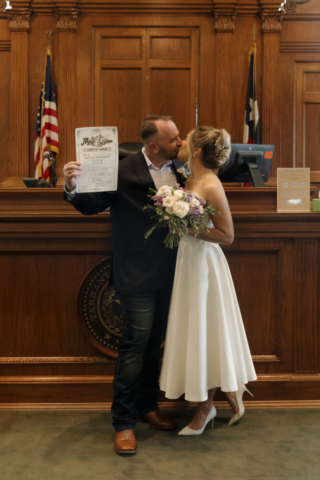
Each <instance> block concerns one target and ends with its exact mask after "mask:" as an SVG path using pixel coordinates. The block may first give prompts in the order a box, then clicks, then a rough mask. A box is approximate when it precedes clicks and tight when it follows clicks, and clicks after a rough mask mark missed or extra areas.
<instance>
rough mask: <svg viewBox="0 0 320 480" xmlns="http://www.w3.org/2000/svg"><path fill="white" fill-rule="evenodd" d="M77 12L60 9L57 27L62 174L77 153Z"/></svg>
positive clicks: (59, 172) (58, 171)
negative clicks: (64, 166) (65, 166)
mask: <svg viewBox="0 0 320 480" xmlns="http://www.w3.org/2000/svg"><path fill="white" fill-rule="evenodd" d="M77 17H78V12H77V10H75V9H69V10H64V9H63V10H61V11H59V10H58V11H57V13H56V19H57V30H58V32H59V34H58V36H59V62H58V82H57V83H58V89H57V95H56V96H57V104H58V107H57V110H58V128H59V151H60V153H59V161H58V163H57V175H62V169H63V165H64V164H65V163H67V162H69V161H71V160H72V159H75V158H76V155H75V128H76V125H77V120H76V112H77V101H79V99H77V97H76V22H77Z"/></svg>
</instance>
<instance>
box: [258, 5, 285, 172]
mask: <svg viewBox="0 0 320 480" xmlns="http://www.w3.org/2000/svg"><path fill="white" fill-rule="evenodd" d="M261 21H262V32H263V82H262V122H261V124H262V125H261V127H262V143H265V144H271V145H275V147H276V148H275V157H274V160H273V164H272V172H271V175H273V176H275V175H276V173H277V167H279V166H280V118H279V78H280V77H279V48H280V46H279V42H280V32H281V21H282V17H281V16H279V15H266V14H264V13H262V14H261Z"/></svg>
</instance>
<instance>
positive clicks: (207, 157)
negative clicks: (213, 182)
mask: <svg viewBox="0 0 320 480" xmlns="http://www.w3.org/2000/svg"><path fill="white" fill-rule="evenodd" d="M195 147H200V148H201V149H202V155H201V160H202V163H203V165H204V166H205V167H206V168H210V169H211V170H215V169H216V168H219V167H221V166H222V165H224V164H225V163H226V162H227V161H228V160H229V157H230V154H231V137H230V135H229V133H228V132H227V131H226V130H225V129H224V128H220V129H217V128H213V127H197V128H195V129H194V130H191V132H190V133H189V138H188V152H189V158H190V157H191V156H192V155H193V151H194V149H195Z"/></svg>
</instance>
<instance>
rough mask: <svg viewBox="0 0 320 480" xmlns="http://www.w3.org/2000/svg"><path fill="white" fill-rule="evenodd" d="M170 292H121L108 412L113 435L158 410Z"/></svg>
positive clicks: (131, 426) (132, 426) (168, 290)
mask: <svg viewBox="0 0 320 480" xmlns="http://www.w3.org/2000/svg"><path fill="white" fill-rule="evenodd" d="M171 291H172V289H171V288H170V289H167V290H161V291H158V292H148V293H120V301H121V306H122V312H123V320H124V330H123V336H122V344H121V346H120V349H119V357H118V360H117V364H116V371H115V376H114V382H113V404H112V409H111V413H112V417H113V426H114V427H115V430H116V432H120V431H122V430H128V429H129V430H131V429H133V428H134V426H135V424H136V421H137V416H138V415H139V414H145V413H149V412H153V411H154V410H157V409H158V405H157V397H158V388H159V386H158V380H159V374H160V371H159V357H160V345H161V342H162V341H163V339H164V337H165V334H166V327H167V321H168V314H169V307H170V298H171Z"/></svg>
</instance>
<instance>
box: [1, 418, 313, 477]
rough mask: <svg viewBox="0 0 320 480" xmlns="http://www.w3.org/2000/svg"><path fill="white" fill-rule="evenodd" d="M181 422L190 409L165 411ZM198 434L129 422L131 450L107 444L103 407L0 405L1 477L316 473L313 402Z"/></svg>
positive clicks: (223, 421) (220, 421) (109, 432)
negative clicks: (123, 452) (12, 408)
mask: <svg viewBox="0 0 320 480" xmlns="http://www.w3.org/2000/svg"><path fill="white" fill-rule="evenodd" d="M168 415H169V416H171V417H172V418H175V419H176V421H177V423H178V424H179V428H182V427H183V426H185V425H186V424H187V423H188V420H189V419H190V418H191V416H192V412H191V411H186V410H183V411H178V412H168ZM230 415H231V411H230V412H229V411H226V410H222V411H220V412H218V417H217V419H216V421H215V426H214V429H213V430H212V429H211V428H207V430H206V431H205V433H204V434H203V435H201V436H198V437H179V436H178V435H177V431H171V432H158V431H156V430H152V429H151V428H150V427H149V426H148V425H147V424H142V423H139V424H138V425H137V427H136V435H137V440H138V452H137V454H136V455H135V456H131V457H121V456H119V455H117V454H116V453H114V451H113V439H114V435H113V429H112V427H111V416H110V413H109V412H92V411H91V412H0V479H1V480H20V479H21V480H125V479H128V480H129V479H130V480H175V479H184V480H193V479H197V480H209V479H210V480H211V479H212V480H225V479H233V480H242V479H245V480H255V479H263V480H283V479H291V480H297V479H301V480H302V479H303V480H318V479H320V410H249V411H247V412H246V413H245V416H244V417H243V419H241V421H240V423H238V424H235V425H234V426H232V427H228V425H227V422H228V419H229V417H230Z"/></svg>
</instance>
